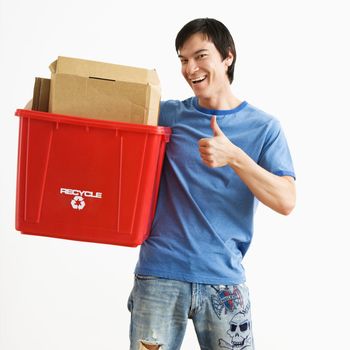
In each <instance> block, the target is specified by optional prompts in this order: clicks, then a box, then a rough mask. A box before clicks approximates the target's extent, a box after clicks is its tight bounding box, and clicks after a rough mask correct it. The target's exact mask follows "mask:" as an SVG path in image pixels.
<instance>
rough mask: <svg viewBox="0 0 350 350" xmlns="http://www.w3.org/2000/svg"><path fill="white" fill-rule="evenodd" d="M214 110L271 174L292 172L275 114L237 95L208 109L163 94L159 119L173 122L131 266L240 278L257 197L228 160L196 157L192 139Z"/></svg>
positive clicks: (162, 273) (189, 277)
mask: <svg viewBox="0 0 350 350" xmlns="http://www.w3.org/2000/svg"><path fill="white" fill-rule="evenodd" d="M213 115H216V118H217V123H218V125H219V127H220V128H221V130H222V131H223V132H224V133H225V135H226V136H227V137H228V138H229V139H230V140H231V141H232V142H233V143H234V144H235V145H237V146H238V147H240V148H241V149H242V150H243V151H244V152H246V153H247V154H248V155H249V156H250V157H251V158H252V159H253V160H254V161H255V162H256V163H258V164H259V165H260V166H262V167H263V168H265V169H266V170H268V171H270V172H272V173H274V174H276V175H280V176H283V175H289V176H293V177H295V175H294V169H293V164H292V159H291V155H290V152H289V149H288V145H287V141H286V138H285V136H284V134H283V131H282V129H281V125H280V123H279V121H278V120H277V119H276V118H274V117H272V116H270V115H268V114H266V113H265V112H263V111H261V110H259V109H258V108H256V107H254V106H252V105H250V104H249V103H247V102H242V103H241V104H240V105H239V106H238V107H236V108H234V109H231V110H208V109H205V108H202V107H200V106H199V105H198V100H197V98H196V97H191V98H189V99H187V100H185V101H175V100H169V101H164V102H163V101H162V103H161V109H160V119H159V125H162V126H169V127H171V128H172V136H171V139H170V142H169V143H168V144H167V148H166V155H165V159H164V164H163V172H162V177H161V183H160V189H159V198H158V204H157V210H156V214H155V218H154V221H153V225H152V229H151V234H150V236H149V238H148V239H147V240H146V241H145V242H144V243H143V244H142V245H141V247H140V255H139V260H138V263H137V265H136V268H135V273H136V274H142V275H153V276H158V277H163V278H170V279H175V280H181V281H187V282H193V283H206V284H239V283H243V282H244V281H245V274H244V268H243V266H242V259H243V257H244V255H245V253H246V252H247V250H248V248H249V245H250V243H251V240H252V236H253V216H254V212H255V210H256V207H257V204H258V201H257V199H256V198H255V197H254V196H253V194H252V192H251V191H250V190H249V189H248V187H247V186H246V185H245V184H244V183H243V181H242V180H241V179H240V178H239V177H238V175H236V173H235V172H234V170H233V169H232V168H230V167H229V166H224V167H220V168H209V167H207V166H206V165H204V164H203V163H202V160H201V157H200V153H199V150H198V141H199V140H200V139H201V138H204V137H212V136H213V131H212V129H211V127H210V120H211V118H212V116H213Z"/></svg>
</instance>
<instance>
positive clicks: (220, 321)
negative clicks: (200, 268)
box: [128, 275, 254, 350]
mask: <svg viewBox="0 0 350 350" xmlns="http://www.w3.org/2000/svg"><path fill="white" fill-rule="evenodd" d="M128 309H129V311H130V312H131V323H130V350H140V349H147V348H151V349H160V350H178V349H180V347H181V343H182V340H183V337H184V334H185V330H186V324H187V320H188V319H191V320H192V321H193V324H194V328H195V331H196V335H197V338H198V342H199V345H200V348H201V350H222V349H230V350H243V349H246V350H253V349H254V345H253V335H252V329H251V316H250V302H249V291H248V288H247V287H246V285H245V284H240V285H230V286H227V285H207V284H198V283H189V282H181V281H175V280H169V279H165V278H159V277H153V276H141V275H136V276H135V281H134V287H133V289H132V291H131V294H130V297H129V300H128ZM150 345H153V347H150Z"/></svg>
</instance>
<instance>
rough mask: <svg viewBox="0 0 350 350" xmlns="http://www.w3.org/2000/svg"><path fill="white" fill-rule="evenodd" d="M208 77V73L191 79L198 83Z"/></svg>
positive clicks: (193, 82)
mask: <svg viewBox="0 0 350 350" xmlns="http://www.w3.org/2000/svg"><path fill="white" fill-rule="evenodd" d="M206 78H207V76H206V75H204V76H202V77H198V78H196V79H191V82H192V84H198V83H201V82H202V81H204V80H205V79H206Z"/></svg>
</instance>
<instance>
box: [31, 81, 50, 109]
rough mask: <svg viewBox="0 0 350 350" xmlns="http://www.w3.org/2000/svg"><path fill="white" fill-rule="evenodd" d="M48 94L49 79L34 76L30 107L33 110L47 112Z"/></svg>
mask: <svg viewBox="0 0 350 350" xmlns="http://www.w3.org/2000/svg"><path fill="white" fill-rule="evenodd" d="M49 94H50V79H46V78H39V77H36V78H35V83H34V90H33V103H32V106H31V109H32V110H34V111H42V112H47V111H48V110H49Z"/></svg>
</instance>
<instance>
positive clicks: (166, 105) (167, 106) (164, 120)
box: [158, 100, 177, 127]
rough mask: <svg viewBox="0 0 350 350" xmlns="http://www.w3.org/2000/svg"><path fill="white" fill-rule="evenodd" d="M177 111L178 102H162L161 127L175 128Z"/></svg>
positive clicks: (159, 122)
mask: <svg viewBox="0 0 350 350" xmlns="http://www.w3.org/2000/svg"><path fill="white" fill-rule="evenodd" d="M176 111H177V105H176V101H174V100H168V101H160V111H159V120H158V125H159V126H169V127H171V126H173V125H174V123H175V119H176V118H175V116H176Z"/></svg>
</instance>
